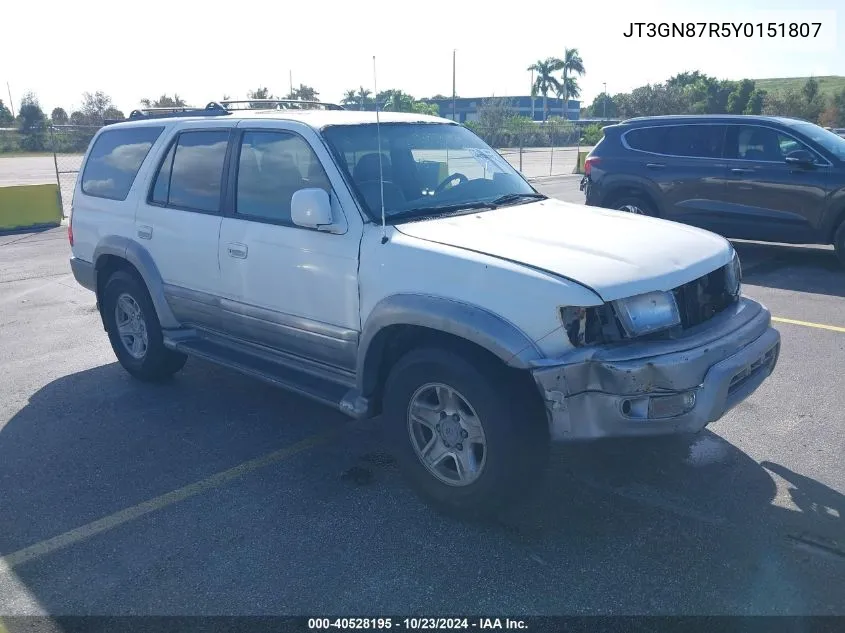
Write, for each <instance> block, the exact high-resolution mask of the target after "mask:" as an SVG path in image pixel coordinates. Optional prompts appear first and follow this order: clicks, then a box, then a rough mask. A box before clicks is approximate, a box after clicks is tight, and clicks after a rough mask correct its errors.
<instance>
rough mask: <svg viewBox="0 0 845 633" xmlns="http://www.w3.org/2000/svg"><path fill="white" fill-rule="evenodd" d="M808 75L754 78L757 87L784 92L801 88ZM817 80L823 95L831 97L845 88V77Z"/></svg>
mask: <svg viewBox="0 0 845 633" xmlns="http://www.w3.org/2000/svg"><path fill="white" fill-rule="evenodd" d="M808 79H809V77H782V78H779V79H755V80H754V83H755V85H756V86H757V88H761V89H762V90H766V91H767V92H772V93H774V92H784V91H786V90H788V89H790V88H792V89H793V90H801V88H802V87H803V86H804V84H805V83H806V82H807V80H808ZM815 80H816V81H818V82H819V92H820V93H821V94H822V95H824V96H825V97H831V96H833V95H834V94H836V93H838V92H839V91H841V90H842V89H843V88H845V77H840V76H838V75H829V76H827V77H815Z"/></svg>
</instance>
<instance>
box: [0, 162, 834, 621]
mask: <svg viewBox="0 0 845 633" xmlns="http://www.w3.org/2000/svg"><path fill="white" fill-rule="evenodd" d="M577 182H578V179H577V177H564V178H558V179H554V180H542V181H538V182H537V185H538V187H539V188H540V189H541V190H543V191H546V192H547V193H549V194H550V195H553V196H555V197H560V198H563V199H568V200H571V201H574V202H581V201H582V197H581V196H580V194H578V192H577ZM737 249H738V251H739V252H740V255H741V258H742V262H743V267H744V271H745V275H746V279H745V293H746V294H747V295H749V296H751V297H753V298H755V299H757V300H760V301H762V302H763V303H764V304H766V305H767V306H768V307H769V308H770V309H771V310H772V313H773V314H774V315H775V316H776V317H777V318H778V319H779V321H778V322H777V323H776V326H777V327H778V329H779V330H780V331H781V334H782V338H783V349H782V352H781V357H780V362H779V365H778V367H777V370H776V372H775V374H774V375H773V376H772V377H771V378H770V379H769V380H768V381H767V382H766V383H765V384H764V385H763V386H762V387H761V388H760V389H759V390H758V391H757V392H756V393H755V394H754V395H753V396H752V397H751V398H750V399H749V400H747V401H746V402H744V403H742V404H741V405H740V406H738V407H737V408H736V409H734V410H733V411H732V412H730V413H729V414H728V415H727V416H726V417H725V418H723V419H722V420H720V421H719V422H718V423H716V424H714V425H712V426H711V427H710V428H709V429H708V430H706V431H705V432H704V433H703V434H702V435H701V436H700V437H699V438H698V440H697V441H696V442H695V443H694V444H693V445H692V446H690V447H679V448H678V450H666V451H665V452H657V451H656V450H655V449H654V447H653V445H651V444H649V443H648V442H640V443H631V442H625V443H614V444H612V445H601V446H574V447H568V448H565V449H559V450H556V451H555V455H554V458H553V462H552V466H551V470H550V473H549V477H548V479H547V480H546V482H545V483H544V484H543V486H542V489H540V490H539V491H538V494H537V495H536V499H534V500H532V501H531V502H530V503H529V504H528V506H527V507H526V508H523V509H521V510H520V511H519V512H514V513H512V515H508V516H503V517H501V519H500V520H499V521H497V522H492V523H485V524H476V523H462V522H459V521H457V520H454V519H451V518H445V517H443V516H441V515H438V514H436V513H435V512H434V511H432V510H431V509H430V508H429V507H428V506H427V505H426V504H424V503H423V502H421V501H420V500H418V499H417V498H416V497H415V496H414V495H413V494H412V493H411V491H410V490H409V489H408V487H407V485H406V484H405V483H404V481H403V480H402V479H401V478H400V477H399V476H398V474H397V472H396V470H395V467H394V465H393V462H392V459H391V457H390V455H389V454H388V453H387V452H386V451H385V450H384V445H383V442H382V439H381V438H382V425H383V424H384V422H383V421H381V420H378V419H377V420H373V421H368V422H364V423H360V422H352V421H350V420H349V419H348V418H346V417H344V416H342V415H341V414H338V413H333V412H331V411H329V410H327V409H325V408H323V407H321V406H319V405H316V404H313V403H311V402H309V401H306V400H303V399H301V398H299V397H297V396H294V395H291V394H288V393H285V392H283V391H278V390H276V389H274V388H272V387H269V386H266V385H264V384H262V383H259V382H256V381H254V380H251V379H249V378H246V377H243V376H240V375H239V374H236V373H232V372H229V371H226V370H223V369H220V368H217V367H214V366H211V365H208V364H206V363H203V362H201V361H198V360H195V359H191V360H189V362H188V365H187V366H186V368H185V370H184V371H183V372H182V373H180V374H179V375H178V376H177V377H176V378H175V380H173V381H172V382H171V383H168V384H166V385H160V386H150V385H145V384H141V383H138V382H136V381H134V380H132V379H131V378H130V377H129V376H128V375H127V374H126V372H124V371H123V370H122V369H121V368H120V366H119V365H118V364H117V362H116V361H115V359H114V356H113V353H112V351H111V349H110V347H109V344H108V340H107V338H106V335H105V333H104V332H103V330H102V326H101V324H100V322H99V317H98V315H97V313H96V310H95V306H94V298H93V295H91V293H89V292H88V291H86V290H84V289H82V288H80V287H78V286H77V285H76V284H75V282H74V280H73V278H72V276H71V275H70V272H69V269H68V265H67V257H68V255H69V247H68V245H67V239H66V232H65V229H64V228H60V229H53V230H49V231H44V232H39V233H22V234H14V235H6V236H0V366H2V368H3V369H2V376H3V378H2V380H0V555H2V559H0V615H15V614H52V615H71V614H101V615H109V614H129V615H134V614H157V615H170V614H215V615H216V614H233V615H245V614H255V615H264V614H311V615H324V614H360V615H378V614H386V613H390V614H417V615H460V614H469V613H472V614H491V615H516V614H681V613H682V614H760V613H767V614H845V598H843V592H842V587H843V586H844V585H845V496H844V495H845V469H843V467H842V464H843V461H842V456H843V454H845V406H843V405H845V390H843V388H842V385H843V382H842V366H843V361H845V271H843V270H842V269H841V268H838V267H837V265H836V263H835V259H834V256H833V253H832V251H830V250H829V249H824V248H803V247H789V246H779V245H761V244H754V243H738V244H737Z"/></svg>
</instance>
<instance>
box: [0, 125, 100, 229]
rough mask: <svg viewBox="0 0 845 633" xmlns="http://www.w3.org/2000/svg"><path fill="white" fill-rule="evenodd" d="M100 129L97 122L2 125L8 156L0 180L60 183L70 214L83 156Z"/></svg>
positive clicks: (1, 151) (0, 154)
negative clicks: (4, 126)
mask: <svg viewBox="0 0 845 633" xmlns="http://www.w3.org/2000/svg"><path fill="white" fill-rule="evenodd" d="M99 129H100V126H96V125H90V126H88V125H44V126H38V127H35V128H30V129H27V130H22V129H19V128H0V158H2V159H4V160H3V164H2V168H1V169H0V184H6V185H30V184H31V185H36V184H46V183H56V184H57V185H58V187H59V192H60V194H61V204H62V213H63V214H64V216H65V217H67V215H68V213H69V212H70V207H71V202H72V198H73V188H74V185H75V184H76V175H77V173H78V172H79V169H80V164H81V163H82V156H83V154H84V153H85V150H86V149H87V148H88V144H89V143H90V142H91V139H92V138H93V137H94V134H96V132H97V130H99ZM7 161H8V162H7Z"/></svg>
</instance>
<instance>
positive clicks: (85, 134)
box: [0, 84, 438, 153]
mask: <svg viewBox="0 0 845 633" xmlns="http://www.w3.org/2000/svg"><path fill="white" fill-rule="evenodd" d="M371 95H372V93H371V92H370V91H369V90H367V89H365V88H363V87H362V88H360V89H358V90H348V91H346V94H345V95H344V99H343V101H342V103H343V104H344V105H346V106H348V107H349V106H352V107H356V106H357V107H358V108H359V109H365V110H369V109H374V107H375V104H376V103H378V104H379V108H380V109H384V110H388V111H394V112H417V113H421V114H434V115H436V114H438V108H437V106H436V105H434V104H431V103H426V102H425V101H423V100H417V99H415V98H414V97H413V96H412V95H410V94H408V93H406V92H404V91H402V90H397V89H389V90H382V91H380V92H379V93H378V95H376V97H375V98H373V97H372V96H371ZM319 97H320V93H319V92H318V91H317V90H316V89H315V88H314V87H312V86H309V85H306V84H300V85H299V86H297V87H292V89H291V90H290V91H289V92H288V93H287V94H284V95H281V96H277V95H276V94H275V93H274V92H273V91H272V90H271V89H270V88H268V87H266V86H259V87H257V88H255V89H253V90H249V91H247V98H246V99H245V100H244V101H246V102H247V103H246V107H248V108H254V109H262V108H272V107H275V106H274V104H272V103H267V101H268V100H289V101H317V100H319ZM230 100H231V98H230V97H229V96H228V95H224V96H223V98H222V99H221V101H230ZM139 104H140V105H141V106H142V107H143V108H183V107H187V106H188V103H187V102H186V101H185V99H184V98H182V97H181V96H179V94H178V93H175V94H173V95H169V94H166V93H165V94H162V95H160V96H159V97H158V98H154V99H153V98H148V97H145V98H143V99H140V100H139ZM203 105H204V104H203ZM294 107H295V104H294ZM124 118H126V117H125V114H124V113H123V111H121V110H120V109H119V108H117V107H116V106H115V104H114V102H113V100H112V98H111V97H110V96H109V95H107V94H106V93H105V92H102V91H96V92H93V93H91V92H84V93H83V94H82V100H81V105H80V106H79V107H78V108H75V109H72V110H71V111H70V113H68V111H67V110H66V109H65V108H62V107H55V108H53V109H52V111H50V113H49V115H48V114H47V113H46V112H45V111H44V109H43V108H42V106H41V103H40V101H39V99H38V96H37V95H36V94H34V93H32V92H28V93H26V94H25V95H24V96H23V98H22V99H21V102H20V105H19V107H18V111H17V113H16V114H14V115H13V113H12V111H11V110H10V108H9V107H8V106H7V105H6V104H5V103H4V102H3V100H2V99H0V128H7V129H8V128H11V129H12V130H13V134H6V133H3V132H0V153H4V152H17V151H25V152H37V151H44V150H52V149H55V150H57V151H61V152H79V151H84V150H85V148H86V147H87V145H88V142H89V141H90V138H91V134H92V131H91V130H88V131H86V130H84V129H81V128H91V129H93V128H98V127H101V126H102V125H104V124H105V123H106V122H107V121H110V120H122V119H124ZM50 126H73V127H76V128H80V129H62V130H61V134H60V135H56V134H55V133H54V134H52V135H51V134H50V131H51V130H50Z"/></svg>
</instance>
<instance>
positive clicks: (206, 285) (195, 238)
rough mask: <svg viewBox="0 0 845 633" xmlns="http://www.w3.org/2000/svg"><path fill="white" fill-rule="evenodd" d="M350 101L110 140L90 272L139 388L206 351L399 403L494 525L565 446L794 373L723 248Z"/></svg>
mask: <svg viewBox="0 0 845 633" xmlns="http://www.w3.org/2000/svg"><path fill="white" fill-rule="evenodd" d="M281 105H284V104H281ZM341 110H342V109H338V108H322V107H320V106H319V105H318V104H313V105H312V106H309V107H308V109H284V108H280V107H277V108H276V109H262V110H243V111H239V110H236V109H235V108H233V107H232V104H228V105H220V104H209V106H207V107H206V108H204V109H200V110H193V111H184V112H174V113H170V114H165V115H162V114H160V113H154V114H151V113H144V112H136V113H133V114H132V115H131V116H130V120H128V121H125V122H121V123H117V124H114V125H109V126H107V127H105V128H103V129H102V130H101V131H100V132H99V133H98V134H97V136H96V137H95V138H94V139H93V141H92V142H91V146H90V147H89V149H88V152H87V154H86V156H85V159H84V166H83V168H82V170H81V171H80V174H79V178H78V182H77V185H76V190H75V192H74V198H73V212H72V216H71V223H70V226H69V237H70V242H71V245H72V251H73V256H72V258H71V261H70V263H71V267H72V269H73V272H74V275H75V277H76V279H77V280H78V281H79V283H80V284H82V285H83V286H85V287H86V288H89V289H91V290H92V291H94V292H95V293H96V295H97V304H98V306H99V310H100V314H101V315H102V321H103V325H104V326H105V330H106V331H107V332H108V335H109V338H110V340H111V344H112V347H113V348H114V352H115V354H116V355H117V358H118V359H119V361H120V363H121V364H122V365H123V366H124V367H125V368H126V370H127V371H129V372H130V373H131V374H132V375H133V376H136V377H137V378H140V379H142V380H159V379H165V378H167V377H169V376H171V375H172V374H174V373H175V372H177V371H178V370H179V369H180V368H181V367H182V366H183V365H184V363H185V359H186V357H187V356H198V357H200V358H203V359H206V360H210V361H212V362H215V363H219V364H221V365H224V366H227V367H230V368H233V369H236V370H239V371H242V372H245V373H247V374H251V375H253V376H256V377H258V378H262V379H265V380H267V381H269V382H271V383H274V384H277V385H279V386H282V387H285V388H288V389H291V390H294V391H296V392H299V393H301V394H303V395H305V396H308V397H311V398H314V399H316V400H319V401H320V402H323V403H325V404H327V405H330V406H333V407H335V408H337V409H339V410H340V411H343V412H344V413H347V414H348V415H350V416H352V417H356V418H361V417H367V416H374V415H377V414H380V413H383V415H384V417H385V420H386V426H387V428H388V429H390V433H391V434H392V441H393V444H394V450H395V452H396V456H397V458H398V459H399V461H400V463H401V465H402V467H403V470H404V472H405V473H406V474H407V475H408V477H409V478H410V480H411V481H412V483H413V484H414V485H415V487H416V488H417V489H418V490H419V491H421V492H422V493H423V494H424V495H425V496H427V497H428V498H429V499H430V500H432V501H434V502H436V503H438V504H440V505H442V506H445V507H448V508H451V509H457V510H464V511H468V512H477V511H480V510H487V511H489V510H492V509H496V508H498V507H501V506H502V505H503V504H505V503H507V502H509V501H513V500H515V499H516V498H517V497H519V496H520V494H521V492H523V491H525V490H526V487H527V486H530V485H532V484H534V483H536V476H538V475H540V474H541V471H542V469H543V467H544V464H545V456H546V454H547V452H548V444H549V442H550V441H570V440H582V439H594V438H601V437H611V436H645V435H666V434H676V433H687V432H695V431H699V430H701V429H702V428H704V426H706V425H707V424H708V423H710V422H713V421H714V420H717V419H718V418H720V417H721V416H722V415H723V414H724V413H725V412H726V411H727V410H728V409H730V408H731V407H733V406H734V405H736V404H737V403H739V402H740V401H742V400H743V399H745V398H746V397H747V396H748V395H749V394H751V393H752V392H753V391H754V390H755V389H756V388H757V387H758V386H759V385H760V384H761V383H762V382H763V381H764V380H765V379H766V377H767V376H769V374H770V373H771V372H772V370H773V369H774V367H775V364H776V362H777V358H778V352H779V349H780V336H779V334H778V332H777V331H776V330H774V329H772V327H771V324H770V314H769V312H768V311H767V310H766V308H764V307H763V306H761V305H760V304H758V303H756V302H754V301H752V300H750V299H748V298H746V297H743V296H741V293H740V276H741V275H740V267H739V262H738V259H737V255H736V253H735V252H734V250H733V248H732V246H731V245H730V243H729V242H727V241H726V240H725V239H723V238H721V237H718V236H716V235H714V234H712V233H709V232H706V231H702V230H699V229H695V228H692V227H689V226H684V225H680V224H676V223H673V222H668V221H664V220H659V219H654V218H648V217H643V216H636V215H631V214H629V213H623V212H616V211H609V210H604V209H598V208H590V207H583V206H580V205H573V204H566V203H563V202H559V201H557V200H552V199H548V198H546V197H545V196H543V195H541V194H539V193H538V192H537V191H536V190H535V189H534V188H533V187H532V186H531V185H530V184H529V183H528V182H526V181H525V180H524V179H523V178H522V176H521V175H520V174H519V173H518V172H516V171H515V170H514V169H513V168H512V167H511V166H510V165H509V164H508V163H507V162H506V161H505V160H504V159H502V157H501V156H500V155H499V154H497V153H496V152H495V151H494V150H492V149H491V148H490V147H489V146H487V145H486V144H485V143H484V142H482V141H481V140H480V139H479V138H478V137H477V136H476V135H475V134H473V133H472V132H471V131H470V130H468V129H466V128H465V127H463V126H461V125H458V124H455V123H454V122H452V121H449V120H446V119H440V118H437V117H431V116H423V115H416V114H398V113H397V114H389V113H381V114H380V124H377V117H376V114H375V113H373V112H352V111H341ZM383 222H384V223H383Z"/></svg>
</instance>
